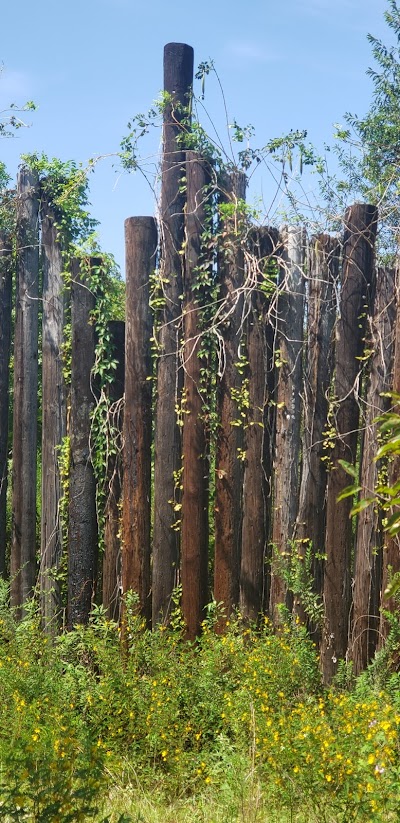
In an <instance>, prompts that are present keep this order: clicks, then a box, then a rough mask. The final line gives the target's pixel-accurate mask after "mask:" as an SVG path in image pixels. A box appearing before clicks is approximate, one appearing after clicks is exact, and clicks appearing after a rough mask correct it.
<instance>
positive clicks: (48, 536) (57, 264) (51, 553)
mask: <svg viewBox="0 0 400 823" xmlns="http://www.w3.org/2000/svg"><path fill="white" fill-rule="evenodd" d="M41 218H42V260H43V315H42V495H41V498H42V500H41V506H42V508H41V551H40V577H39V585H40V602H41V613H42V621H43V627H44V629H45V630H46V631H49V632H52V631H55V630H56V629H57V624H58V620H59V616H60V611H61V592H60V582H59V579H58V577H57V571H58V569H59V566H60V561H61V555H62V524H61V514H60V501H61V498H62V495H63V491H62V486H61V477H60V468H59V456H60V455H59V450H60V446H61V444H62V441H63V438H64V437H65V436H66V400H65V384H64V377H63V359H62V346H63V340H64V285H63V279H62V271H63V260H62V250H61V246H60V243H59V241H58V234H57V228H56V225H55V223H56V216H55V213H54V209H53V207H52V205H51V203H50V202H48V201H47V200H46V199H44V198H42V203H41Z"/></svg>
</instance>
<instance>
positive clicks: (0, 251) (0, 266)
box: [0, 232, 13, 576]
mask: <svg viewBox="0 0 400 823" xmlns="http://www.w3.org/2000/svg"><path fill="white" fill-rule="evenodd" d="M12 272H13V259H12V243H11V237H10V236H8V234H6V233H5V232H0V575H1V576H3V575H4V574H5V568H6V512H7V479H8V414H9V366H10V350H11V300H12Z"/></svg>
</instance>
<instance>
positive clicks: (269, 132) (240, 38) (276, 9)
mask: <svg viewBox="0 0 400 823" xmlns="http://www.w3.org/2000/svg"><path fill="white" fill-rule="evenodd" d="M386 8H387V4H386V2H385V0H281V2H280V3H277V2H276V0H250V2H247V3H246V2H243V1H242V2H240V3H239V2H235V0H230V2H228V0H203V2H202V3H197V4H194V3H192V4H191V3H190V2H189V1H188V0H170V2H163V0H147V2H146V0H140V2H135V0H80V1H79V2H78V0H69V2H67V3H54V0H53V2H50V1H49V0H37V2H36V3H33V2H32V0H14V2H10V0H8V2H7V3H6V4H5V8H4V9H3V10H2V42H1V46H0V60H1V61H2V63H3V64H4V70H3V72H2V75H1V77H0V109H4V108H5V107H6V106H7V105H8V104H9V103H10V102H11V101H15V102H21V103H22V102H24V101H25V100H27V99H33V100H34V101H35V103H36V104H37V105H38V110H37V111H36V112H34V113H32V114H29V115H27V120H28V122H29V123H30V124H31V125H30V128H28V129H24V130H21V131H20V132H19V133H18V138H16V139H14V140H2V141H1V145H0V149H1V154H0V159H1V160H3V162H5V163H6V165H7V168H8V170H9V173H10V174H12V175H14V174H15V172H16V168H17V165H18V158H19V156H20V154H21V153H24V152H31V151H39V152H40V151H44V152H45V153H46V154H48V155H49V156H56V157H60V158H61V159H63V160H67V159H74V160H76V161H79V162H82V163H86V162H87V160H88V159H89V158H91V157H95V156H97V155H106V156H107V157H106V159H103V160H102V161H100V162H99V163H98V164H97V166H96V171H95V173H94V174H93V175H92V177H91V187H90V191H91V194H90V200H91V203H92V215H93V217H96V218H97V219H99V220H100V221H101V228H100V240H101V243H102V246H103V247H104V249H105V250H107V251H109V252H111V253H113V254H114V255H115V257H116V259H117V261H118V262H119V263H120V264H121V267H122V269H123V259H124V252H123V223H124V219H125V218H126V217H130V216H132V215H139V214H152V213H154V202H153V197H152V194H151V192H150V191H149V190H148V188H147V186H146V184H145V182H144V180H143V179H142V178H141V177H140V175H137V174H135V175H127V174H121V173H120V172H119V171H118V169H117V168H116V163H117V160H116V158H115V157H113V155H115V153H116V152H117V151H118V149H119V143H120V140H121V138H122V136H123V135H124V134H125V133H126V131H127V130H126V123H127V122H128V120H129V119H130V118H131V117H132V116H133V115H134V114H135V113H137V112H141V111H146V110H147V109H148V108H149V106H150V105H151V103H152V101H153V100H154V99H155V98H156V97H157V95H158V93H159V91H160V90H161V88H162V76H163V73H162V59H163V47H164V45H165V43H168V42H171V41H177V42H186V43H189V44H190V45H192V46H193V47H194V51H195V66H197V65H198V63H199V62H200V61H202V60H207V59H209V58H212V59H213V60H214V63H215V66H216V69H217V71H218V74H219V76H220V79H221V82H222V85H223V88H224V93H225V97H226V101H227V106H228V111H229V119H230V120H231V121H232V120H233V119H234V118H235V119H236V120H237V121H238V122H239V123H240V124H241V125H245V124H248V123H252V124H253V125H254V126H255V129H256V135H257V136H256V138H255V140H254V145H263V144H264V143H266V142H267V140H268V139H270V138H272V137H276V136H279V135H281V134H282V133H284V132H287V131H289V130H290V129H291V128H292V129H303V128H304V129H307V131H308V137H309V139H310V141H311V142H312V143H314V144H315V145H316V146H317V147H318V148H319V149H320V150H322V149H323V145H324V143H332V134H333V124H334V123H337V122H343V114H344V113H345V112H346V111H351V112H353V113H358V114H363V113H364V112H365V111H366V110H367V108H368V106H369V103H370V100H371V92H372V86H371V81H370V80H369V78H368V77H367V76H366V69H367V68H368V66H370V65H371V63H372V58H371V50H370V46H369V44H368V42H367V39H366V35H367V33H368V32H371V33H372V34H374V35H375V36H377V37H382V38H383V39H384V40H385V41H388V40H390V37H389V33H388V29H387V26H386V23H385V21H384V19H383V13H384V11H385V9H386ZM205 104H206V106H207V110H208V112H209V113H210V116H211V118H212V120H213V121H214V122H215V124H216V125H217V127H218V129H219V130H220V131H221V132H222V133H223V132H224V130H225V126H224V118H223V116H222V106H221V97H220V93H219V91H218V88H217V84H216V83H215V81H211V82H210V83H207V85H206V97H205ZM223 139H225V138H223ZM158 144H159V134H154V138H153V142H152V143H151V144H150V143H149V144H148V145H146V146H144V152H145V153H148V154H149V155H151V158H152V159H154V154H155V153H156V152H157V149H158ZM258 195H260V196H262V197H263V199H264V204H265V208H266V210H268V199H269V198H271V197H272V193H271V184H270V181H268V180H266V179H263V177H262V175H259V177H258V178H257V179H256V180H255V181H254V185H253V187H252V191H251V196H258Z"/></svg>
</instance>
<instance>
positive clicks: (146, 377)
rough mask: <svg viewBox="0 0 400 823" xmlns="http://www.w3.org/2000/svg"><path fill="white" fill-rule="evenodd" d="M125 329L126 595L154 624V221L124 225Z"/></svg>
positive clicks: (139, 219) (135, 220)
mask: <svg viewBox="0 0 400 823" xmlns="http://www.w3.org/2000/svg"><path fill="white" fill-rule="evenodd" d="M125 243H126V329H125V409H124V429H123V431H124V436H123V442H124V451H123V488H122V591H123V593H124V594H126V592H128V591H129V590H131V591H134V592H135V593H136V595H137V596H138V598H139V604H138V606H139V610H140V612H141V614H142V615H143V616H144V617H145V619H146V620H147V622H148V623H150V617H151V599H150V517H151V510H150V500H151V498H150V495H151V432H152V405H151V401H152V391H151V376H152V362H151V336H152V316H151V311H150V308H149V296H150V274H151V272H152V270H153V268H154V266H155V256H156V250H157V227H156V223H155V220H154V218H153V217H131V218H129V219H128V220H126V221H125Z"/></svg>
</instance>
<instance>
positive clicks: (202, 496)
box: [181, 152, 210, 640]
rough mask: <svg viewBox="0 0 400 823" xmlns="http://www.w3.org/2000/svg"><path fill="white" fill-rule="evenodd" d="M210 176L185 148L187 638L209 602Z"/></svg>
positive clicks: (184, 576) (184, 533)
mask: <svg viewBox="0 0 400 823" xmlns="http://www.w3.org/2000/svg"><path fill="white" fill-rule="evenodd" d="M209 180H210V174H209V168H208V166H207V164H206V163H205V162H204V161H202V159H201V157H200V156H199V155H198V154H196V153H195V152H187V153H186V187H187V204H186V249H185V250H186V258H185V276H184V307H183V324H184V352H183V369H184V386H183V412H184V414H183V436H182V442H183V495H182V512H181V514H182V536H181V540H182V544H181V575H182V611H183V617H184V620H185V624H186V635H187V638H188V639H189V640H193V639H194V638H195V637H196V635H198V634H199V632H200V627H201V622H202V620H203V619H204V616H205V614H204V607H205V605H206V603H207V570H208V531H209V529H208V485H209V477H208V475H209V460H208V454H207V448H208V446H207V435H206V426H205V420H204V414H203V399H202V388H203V391H204V390H206V391H207V389H206V387H205V386H204V385H203V386H202V369H203V370H204V369H205V366H206V361H205V359H204V357H203V358H201V356H200V351H201V331H202V323H201V311H200V307H199V302H198V298H199V291H198V289H197V287H198V273H197V267H198V266H199V265H200V264H201V236H202V233H203V232H204V229H205V223H206V208H205V206H206V203H207V192H206V186H207V185H208V183H209ZM200 295H201V291H200Z"/></svg>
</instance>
